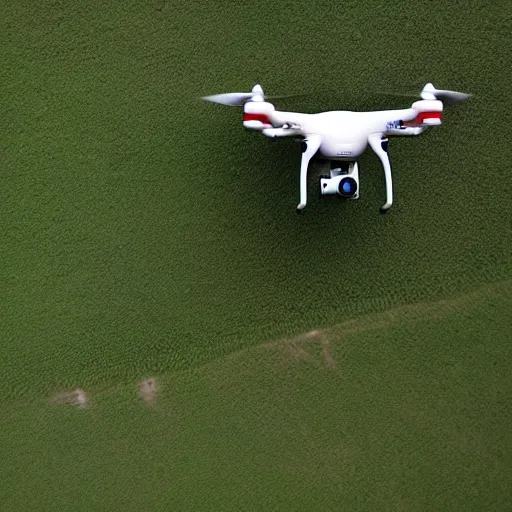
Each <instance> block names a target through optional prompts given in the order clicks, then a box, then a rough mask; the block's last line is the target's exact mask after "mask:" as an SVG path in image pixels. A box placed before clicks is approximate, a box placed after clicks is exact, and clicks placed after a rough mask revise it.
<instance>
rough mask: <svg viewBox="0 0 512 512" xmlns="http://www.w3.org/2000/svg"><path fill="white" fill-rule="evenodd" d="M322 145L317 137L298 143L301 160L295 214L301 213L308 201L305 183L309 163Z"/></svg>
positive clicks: (311, 136)
mask: <svg viewBox="0 0 512 512" xmlns="http://www.w3.org/2000/svg"><path fill="white" fill-rule="evenodd" d="M321 143H322V138H321V137H320V136H319V135H310V136H309V137H307V138H305V139H304V140H302V141H301V142H300V148H301V151H302V159H301V163H300V203H299V204H298V205H297V213H302V210H303V209H304V208H305V207H306V203H307V200H308V193H307V181H308V166H309V161H310V160H311V158H313V156H314V155H315V154H316V152H317V151H318V149H319V148H320V144H321Z"/></svg>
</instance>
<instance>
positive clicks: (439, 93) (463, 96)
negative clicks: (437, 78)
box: [435, 89, 471, 104]
mask: <svg viewBox="0 0 512 512" xmlns="http://www.w3.org/2000/svg"><path fill="white" fill-rule="evenodd" d="M435 96H436V98H437V99H438V100H441V101H442V102H443V103H447V104H455V103H459V102H460V101H464V100H467V99H468V98H470V97H471V94H467V93H465V92H457V91H447V90H443V89H437V90H436V92H435Z"/></svg>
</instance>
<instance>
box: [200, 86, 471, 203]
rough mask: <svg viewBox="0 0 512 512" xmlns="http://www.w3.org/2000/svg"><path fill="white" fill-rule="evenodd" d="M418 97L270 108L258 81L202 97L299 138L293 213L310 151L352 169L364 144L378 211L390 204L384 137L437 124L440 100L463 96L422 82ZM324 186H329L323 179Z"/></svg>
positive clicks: (258, 127) (253, 124)
mask: <svg viewBox="0 0 512 512" xmlns="http://www.w3.org/2000/svg"><path fill="white" fill-rule="evenodd" d="M420 96H421V98H422V99H421V100H419V101H416V102H414V103H413V104H412V105H411V107H410V108H406V109H399V110H381V111H374V112H351V111H343V110H341V111H331V112H321V113H318V114H302V113H299V112H283V111H279V110H276V109H275V107H274V105H273V104H272V103H269V102H268V101H265V97H264V94H263V89H262V88H261V86H260V85H255V86H254V87H253V89H252V91H251V92H250V93H228V94H218V95H215V96H206V97H204V98H203V99H205V100H207V101H211V102H214V103H220V104H223V105H232V106H242V105H243V108H244V118H243V125H244V127H245V128H247V129H249V130H255V131H259V132H261V133H263V135H265V136H267V137H271V138H273V137H294V138H298V139H299V140H301V142H302V144H301V148H302V160H301V169H300V203H299V204H298V206H297V210H298V211H299V212H300V211H302V210H303V209H304V207H305V206H306V203H307V171H308V166H309V162H310V160H311V159H312V158H313V157H314V156H315V155H317V154H318V155H319V156H321V157H323V158H324V159H326V160H330V161H335V162H336V161H339V162H345V163H346V162H349V163H350V165H349V166H346V164H345V167H349V168H350V169H353V170H354V172H356V173H357V159H358V158H359V157H360V156H361V155H362V154H363V153H364V151H365V150H366V148H367V146H368V144H369V145H370V147H371V148H372V149H373V151H374V152H375V153H376V154H377V156H378V157H379V158H380V161H381V162H382V166H383V168H384V176H385V181H386V203H385V204H384V205H383V206H382V208H381V211H382V212H383V213H385V212H386V211H387V210H388V209H389V208H390V207H391V205H392V204H393V185H392V177H391V165H390V162H389V156H388V152H387V146H388V137H390V136H410V135H420V134H421V133H422V132H423V131H424V130H425V128H427V127H430V126H438V125H440V124H441V122H442V112H443V101H442V99H445V101H449V102H452V103H454V102H457V101H461V100H463V99H466V98H467V97H469V95H468V94H464V93H459V92H454V91H446V90H438V89H436V88H435V87H434V86H433V85H432V84H431V83H428V84H427V85H425V87H424V88H423V90H422V91H421V95H420ZM331 175H332V173H331ZM357 176H358V174H357ZM337 183H341V181H340V179H338V180H337ZM345 185H347V184H345ZM324 187H326V190H329V187H328V182H327V181H325V183H324ZM340 187H341V184H340ZM330 188H332V187H330ZM349 188H350V187H349ZM345 192H346V193H344V191H343V190H342V189H341V188H340V189H339V195H341V196H342V197H343V196H345V197H352V198H355V197H358V195H357V184H356V185H355V189H352V190H345Z"/></svg>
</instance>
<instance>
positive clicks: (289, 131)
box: [261, 125, 300, 138]
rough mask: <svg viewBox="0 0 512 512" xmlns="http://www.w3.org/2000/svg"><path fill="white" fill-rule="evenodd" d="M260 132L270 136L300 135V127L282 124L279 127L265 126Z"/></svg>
mask: <svg viewBox="0 0 512 512" xmlns="http://www.w3.org/2000/svg"><path fill="white" fill-rule="evenodd" d="M261 133H263V135H265V136H267V137H270V138H274V137H292V136H297V135H300V127H294V126H288V125H284V126H282V127H281V128H265V129H263V130H261Z"/></svg>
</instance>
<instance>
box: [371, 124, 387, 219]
mask: <svg viewBox="0 0 512 512" xmlns="http://www.w3.org/2000/svg"><path fill="white" fill-rule="evenodd" d="M368 142H369V143H370V146H371V148H372V149H373V151H375V153H376V155H377V156H378V157H379V158H380V161H381V162H382V166H383V168H384V177H385V179H386V203H385V204H384V206H382V208H381V209H380V210H381V212H382V213H386V212H387V211H388V210H389V208H391V205H392V204H393V180H392V177H391V164H390V163H389V155H388V139H387V138H386V137H384V136H383V134H382V133H373V134H372V135H370V137H369V138H368Z"/></svg>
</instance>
